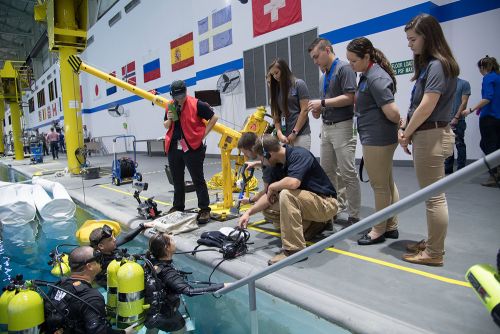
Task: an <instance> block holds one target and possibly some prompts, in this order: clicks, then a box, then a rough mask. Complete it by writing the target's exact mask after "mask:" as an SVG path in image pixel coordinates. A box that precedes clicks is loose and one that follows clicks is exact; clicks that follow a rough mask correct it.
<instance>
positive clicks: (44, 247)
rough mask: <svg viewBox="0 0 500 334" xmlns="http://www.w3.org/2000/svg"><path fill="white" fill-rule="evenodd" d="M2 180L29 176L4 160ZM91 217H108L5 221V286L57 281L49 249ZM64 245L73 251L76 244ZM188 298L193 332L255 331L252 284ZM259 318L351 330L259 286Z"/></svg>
mask: <svg viewBox="0 0 500 334" xmlns="http://www.w3.org/2000/svg"><path fill="white" fill-rule="evenodd" d="M0 180H3V181H9V182H20V181H24V180H25V177H23V176H22V175H21V174H19V173H16V172H14V171H13V170H12V169H10V168H7V167H6V166H3V165H2V164H0ZM77 204H78V203H77ZM88 219H106V217H104V216H102V215H101V214H100V213H98V212H96V211H93V210H92V209H90V208H82V207H81V206H77V210H76V213H75V216H74V218H73V219H71V220H70V221H68V222H64V223H58V224H50V223H46V222H40V221H33V222H31V223H29V224H26V225H23V226H16V227H14V226H10V225H4V226H2V228H1V233H0V275H1V276H0V284H1V286H2V287H4V286H5V285H7V284H8V283H9V281H10V280H11V279H12V278H14V277H15V276H16V274H23V276H24V278H25V279H40V280H47V281H53V282H55V281H57V278H56V277H54V276H52V275H51V274H50V270H51V266H49V265H48V264H47V262H48V261H49V260H50V257H49V253H50V252H51V251H52V250H54V249H55V247H56V246H57V245H59V244H75V245H76V244H77V240H76V238H75V232H76V230H77V229H78V228H79V227H80V226H81V225H82V224H83V223H84V222H85V221H86V220H88ZM0 226H1V224H0ZM124 232H126V230H125V231H124ZM122 233H123V232H122ZM125 247H126V248H127V249H128V252H129V254H138V253H144V251H145V247H147V242H146V239H145V237H143V236H142V235H139V236H138V237H136V238H135V239H134V240H132V241H130V242H129V243H127V244H126V245H125ZM63 250H66V251H70V250H71V247H70V248H65V249H63ZM174 264H175V266H176V268H178V269H180V270H183V271H187V272H192V275H190V276H189V277H188V279H189V280H192V281H207V280H208V276H209V275H210V273H211V272H212V269H213V268H210V267H208V266H205V265H202V264H200V263H199V262H196V261H195V260H193V259H192V258H191V257H189V256H185V255H177V256H176V257H174ZM231 281H234V278H232V277H230V276H227V275H225V274H223V273H221V272H218V271H216V272H215V274H214V275H213V276H212V282H231ZM104 291H105V290H104V289H101V292H102V293H103V294H105V293H104ZM184 300H185V302H186V306H187V309H188V310H189V313H190V315H191V322H190V325H191V326H190V327H191V329H192V330H191V331H189V333H203V334H205V333H208V334H211V333H213V334H240V333H241V334H247V333H251V332H252V330H251V327H250V323H251V321H250V312H249V306H248V289H247V287H242V288H240V289H237V290H236V291H234V292H231V293H229V294H227V295H224V296H222V297H220V298H215V297H214V296H213V295H211V294H208V295H203V296H197V297H192V298H189V297H185V298H184ZM181 310H182V309H181ZM257 317H258V327H259V328H258V331H259V333H277V334H292V333H315V334H316V333H318V334H321V333H325V334H327V333H328V334H336V333H339V334H345V333H349V331H347V330H345V329H343V328H341V327H338V326H336V325H334V324H332V323H330V322H328V321H326V320H324V319H321V318H319V317H317V316H315V315H314V314H312V313H310V312H308V311H305V310H303V309H301V308H299V307H298V306H296V305H293V304H290V303H288V302H286V301H284V300H281V299H279V298H276V297H274V296H272V295H270V294H267V293H265V292H262V291H258V290H257ZM143 333H145V328H144V327H143V328H142V329H141V330H140V331H139V333H138V334H143Z"/></svg>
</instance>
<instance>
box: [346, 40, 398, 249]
mask: <svg viewBox="0 0 500 334" xmlns="http://www.w3.org/2000/svg"><path fill="white" fill-rule="evenodd" d="M347 59H348V60H349V63H350V64H351V66H352V69H353V70H354V71H355V72H360V73H361V77H360V79H359V84H358V88H357V90H356V99H355V107H354V111H355V114H356V117H357V127H358V133H359V138H360V141H361V145H362V148H363V158H364V162H365V167H366V171H367V173H368V177H369V178H370V185H371V187H372V189H373V192H374V194H375V209H376V210H377V211H379V210H382V209H383V208H385V207H387V206H389V205H391V204H393V203H396V202H397V201H399V193H398V189H397V187H396V184H395V183H394V180H393V177H392V159H393V157H394V151H395V150H396V147H397V145H398V124H399V119H400V116H399V109H398V106H397V105H396V103H395V102H394V93H395V92H396V78H395V77H394V71H393V70H392V67H391V64H390V63H389V61H388V60H387V58H386V57H385V56H384V54H383V53H382V52H381V51H380V50H378V49H376V48H374V47H373V44H372V43H371V42H370V40H369V39H367V38H365V37H361V38H356V39H354V40H352V41H351V42H350V43H349V45H347ZM398 237H399V232H398V220H397V217H391V218H389V219H387V220H386V221H383V222H382V223H380V224H378V225H375V226H374V227H373V228H372V229H371V231H370V232H369V233H367V234H365V235H364V236H363V237H361V239H359V240H358V244H360V245H373V244H377V243H381V242H384V241H385V239H386V238H392V239H397V238H398Z"/></svg>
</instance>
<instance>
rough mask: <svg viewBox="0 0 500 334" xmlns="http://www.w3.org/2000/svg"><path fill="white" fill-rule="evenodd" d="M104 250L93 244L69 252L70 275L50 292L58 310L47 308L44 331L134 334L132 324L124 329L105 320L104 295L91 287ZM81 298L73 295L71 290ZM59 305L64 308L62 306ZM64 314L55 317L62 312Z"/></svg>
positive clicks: (66, 333) (50, 297)
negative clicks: (113, 327)
mask: <svg viewBox="0 0 500 334" xmlns="http://www.w3.org/2000/svg"><path fill="white" fill-rule="evenodd" d="M101 260H102V257H101V254H100V253H99V252H96V251H95V250H94V249H92V247H89V246H80V247H77V248H75V249H74V250H73V251H72V252H71V253H70V255H69V266H70V268H71V276H70V277H68V278H63V279H62V280H61V281H60V282H59V283H57V284H56V286H57V287H59V289H56V288H52V290H51V291H50V292H49V294H48V295H49V299H50V300H51V302H50V304H51V305H57V307H58V308H59V311H54V312H47V311H45V324H44V326H45V332H46V333H54V332H56V331H57V333H59V332H60V331H61V330H62V331H63V332H64V334H68V333H76V334H86V333H88V334H118V333H120V334H134V333H137V331H135V330H134V329H133V326H130V327H128V328H126V329H125V330H116V329H112V328H111V326H110V325H109V322H107V321H106V309H105V306H104V297H103V296H102V295H101V293H100V292H99V291H98V290H97V289H96V288H93V287H92V282H93V281H94V279H95V277H96V275H97V274H98V273H99V272H100V271H101V263H100V262H101ZM68 292H69V293H71V294H74V295H76V296H77V297H79V298H75V297H74V296H71V295H70V294H69V293H68ZM60 308H64V309H63V310H61V309H60ZM61 314H63V315H64V316H63V317H58V318H57V317H53V316H54V315H61Z"/></svg>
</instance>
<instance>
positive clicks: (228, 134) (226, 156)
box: [68, 55, 269, 220]
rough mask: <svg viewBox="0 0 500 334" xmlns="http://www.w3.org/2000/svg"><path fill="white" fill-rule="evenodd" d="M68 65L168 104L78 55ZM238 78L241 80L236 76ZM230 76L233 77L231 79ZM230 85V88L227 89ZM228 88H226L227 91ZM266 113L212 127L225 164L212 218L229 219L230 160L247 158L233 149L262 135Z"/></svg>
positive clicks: (259, 111)
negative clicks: (249, 135) (246, 135)
mask: <svg viewBox="0 0 500 334" xmlns="http://www.w3.org/2000/svg"><path fill="white" fill-rule="evenodd" d="M68 62H69V64H70V65H71V67H72V68H73V70H74V71H75V72H77V73H78V72H80V71H84V72H87V73H89V74H91V75H93V76H96V77H98V78H100V79H102V80H104V81H106V82H108V83H110V84H113V85H116V86H118V87H120V88H123V89H125V90H127V91H129V92H131V93H132V94H135V95H138V96H140V97H142V98H144V99H147V100H149V101H152V102H153V103H154V104H156V105H158V106H160V107H162V108H163V110H165V109H166V108H167V105H168V103H169V100H167V99H166V98H164V97H162V96H160V95H154V94H152V93H151V92H148V91H146V90H144V89H141V88H139V87H137V86H134V85H131V84H129V83H127V82H125V81H123V80H120V79H118V78H115V77H114V76H112V75H109V74H108V73H106V72H103V71H100V70H98V69H96V68H94V67H92V66H90V65H88V64H86V63H84V62H82V60H81V59H80V58H79V57H78V56H76V55H72V56H70V57H69V59H68ZM238 75H239V73H234V76H231V77H230V76H229V75H228V73H226V77H227V78H225V77H224V76H222V81H224V86H223V87H222V90H223V91H224V92H228V90H229V87H230V86H231V85H233V86H236V84H235V83H236V81H238V80H239V77H238ZM237 77H238V79H236V78H237ZM231 79H233V80H232V81H231ZM226 84H228V86H227V88H224V87H225V86H226ZM224 89H225V90H224ZM265 116H266V109H265V107H258V108H257V110H256V111H255V112H254V113H253V114H252V115H250V117H248V119H247V121H246V123H245V126H244V127H243V129H242V130H241V131H237V130H234V129H232V128H230V127H228V126H226V125H223V124H221V123H216V124H215V125H214V127H213V130H214V131H215V132H217V133H219V134H220V135H221V139H220V141H219V148H220V150H221V165H222V179H223V187H222V188H223V194H224V200H223V202H221V203H216V204H214V205H212V206H211V215H212V217H213V218H215V219H218V220H226V219H227V218H228V217H227V216H228V213H230V212H229V210H230V208H231V207H232V206H233V205H234V199H233V184H234V182H233V180H232V175H231V174H232V172H231V160H235V161H236V163H237V164H239V165H241V164H242V163H243V161H244V158H243V157H242V156H240V155H238V156H231V152H232V150H233V149H235V148H237V145H238V139H239V138H240V137H241V134H242V133H243V132H254V133H256V134H257V135H262V134H263V133H264V132H265V131H266V129H267V127H268V126H269V123H268V122H267V121H266V120H264V117H265Z"/></svg>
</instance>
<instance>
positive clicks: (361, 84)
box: [358, 61, 373, 92]
mask: <svg viewBox="0 0 500 334" xmlns="http://www.w3.org/2000/svg"><path fill="white" fill-rule="evenodd" d="M372 66H373V62H372V61H370V62H369V63H368V67H367V68H366V71H365V72H364V73H363V74H361V77H360V78H359V84H358V91H362V92H364V91H365V88H366V82H365V81H366V75H367V74H368V71H369V70H370V68H372Z"/></svg>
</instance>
